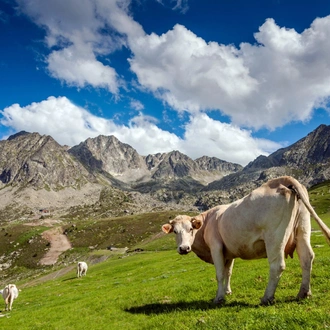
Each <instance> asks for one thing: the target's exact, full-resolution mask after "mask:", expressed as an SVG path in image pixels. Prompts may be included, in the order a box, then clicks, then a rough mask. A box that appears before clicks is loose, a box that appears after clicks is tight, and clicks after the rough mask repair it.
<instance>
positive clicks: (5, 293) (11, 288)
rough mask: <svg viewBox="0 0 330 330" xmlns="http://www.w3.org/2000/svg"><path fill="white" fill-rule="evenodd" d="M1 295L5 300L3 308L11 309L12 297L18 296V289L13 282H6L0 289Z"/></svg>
mask: <svg viewBox="0 0 330 330" xmlns="http://www.w3.org/2000/svg"><path fill="white" fill-rule="evenodd" d="M1 294H2V297H3V299H4V301H5V310H6V311H7V310H9V311H11V309H12V306H13V302H14V299H16V298H17V297H18V290H17V287H16V285H15V284H8V285H6V286H5V288H4V289H3V290H1Z"/></svg>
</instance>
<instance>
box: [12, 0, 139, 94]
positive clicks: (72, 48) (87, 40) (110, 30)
mask: <svg viewBox="0 0 330 330" xmlns="http://www.w3.org/2000/svg"><path fill="white" fill-rule="evenodd" d="M17 2H18V3H19V5H20V11H21V12H22V13H24V14H26V15H28V16H29V17H30V18H31V19H32V20H33V21H34V22H35V23H36V24H38V25H39V26H41V27H43V28H44V29H45V31H46V37H45V41H46V44H47V46H48V47H49V49H50V54H49V55H48V56H46V60H45V61H46V63H47V64H48V67H47V68H48V71H49V73H50V75H51V76H53V77H55V78H57V79H59V80H62V81H64V82H66V83H67V84H68V85H73V86H77V87H85V86H88V85H90V86H92V87H94V88H97V87H99V88H105V89H107V90H109V91H110V92H111V93H113V94H118V92H119V88H120V87H121V85H122V84H123V82H122V81H121V80H120V79H119V77H118V75H117V73H116V71H115V69H114V68H113V67H111V66H109V65H105V64H104V63H103V62H102V61H101V59H102V58H104V56H106V55H109V54H111V53H113V52H114V51H115V50H118V49H120V48H121V47H123V46H124V45H125V44H126V41H125V37H124V36H123V35H122V34H123V33H129V34H130V35H131V36H133V35H134V34H141V33H143V30H142V29H141V27H140V26H139V25H138V24H137V23H135V22H134V21H133V20H132V18H131V17H130V16H129V15H128V14H127V10H128V4H129V3H130V1H127V0H117V1H115V0H110V1H106V0H67V1H44V0H32V1H26V0H17ZM114 29H115V31H114ZM116 31H117V32H116ZM118 32H119V33H118Z"/></svg>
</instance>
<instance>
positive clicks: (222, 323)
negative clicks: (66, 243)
mask: <svg viewBox="0 0 330 330" xmlns="http://www.w3.org/2000/svg"><path fill="white" fill-rule="evenodd" d="M310 197H311V203H312V205H313V206H314V207H315V208H316V211H317V212H318V214H319V215H320V217H321V218H322V220H324V222H325V223H326V224H327V225H328V226H330V209H329V204H330V203H329V198H330V184H329V183H328V182H326V183H323V184H321V185H319V186H316V187H313V189H311V191H310ZM175 214H178V212H177V211H175V212H160V213H148V214H144V215H135V216H134V215H130V216H126V217H120V218H109V219H104V220H98V221H94V220H93V219H84V220H79V221H75V219H68V220H65V219H62V223H61V225H62V227H63V230H64V231H65V232H66V234H67V236H68V238H69V239H70V241H71V242H72V246H73V248H72V249H71V250H68V251H67V252H65V253H64V254H63V255H61V257H60V258H59V260H58V262H57V264H56V265H54V266H48V267H45V266H40V265H38V260H40V258H41V256H42V255H43V254H44V252H45V249H48V246H47V242H45V241H43V240H42V239H41V235H40V234H41V233H42V231H44V230H45V229H46V228H45V227H44V226H35V227H31V226H26V225H24V223H22V222H16V223H13V224H6V225H3V226H2V227H1V228H0V229H1V230H0V235H1V239H0V253H1V255H2V256H3V255H7V254H10V255H11V256H12V258H13V259H14V261H13V264H12V266H11V267H10V268H9V269H10V272H6V271H2V272H1V273H0V275H1V279H0V281H1V286H2V287H3V286H4V285H5V284H7V283H8V282H9V281H10V282H14V283H16V284H17V286H18V288H19V289H21V291H20V295H19V297H18V299H17V300H16V301H15V302H14V305H13V310H12V311H11V312H4V309H3V307H4V305H3V306H1V305H0V306H1V307H0V310H2V313H0V315H1V316H2V317H1V318H0V327H1V329H13V328H14V329H45V328H47V329H75V330H76V329H88V328H89V329H179V330H180V329H326V328H329V327H330V308H329V307H330V304H329V294H330V289H329V279H330V275H329V274H330V273H329V264H330V260H329V259H330V247H329V246H328V245H327V244H326V240H325V238H324V237H323V236H322V234H321V233H320V231H319V229H318V227H317V225H316V224H315V223H314V221H313V223H312V225H313V229H314V230H313V232H312V237H311V241H312V246H313V249H314V252H315V261H314V265H313V271H312V283H311V285H312V292H313V297H312V298H310V299H307V300H304V301H299V302H298V301H296V300H295V296H296V294H297V292H298V290H299V286H300V282H301V270H300V266H299V261H298V258H297V255H296V254H295V255H294V258H293V259H288V260H287V269H286V270H285V271H284V273H283V276H282V278H281V281H280V284H279V286H278V288H277V291H276V304H275V305H274V306H268V307H261V306H259V300H260V297H261V296H262V295H263V293H264V290H265V287H266V284H267V280H268V262H267V260H266V259H261V260H254V261H243V260H239V259H237V260H236V262H235V266H234V271H233V277H232V290H233V294H232V295H231V296H229V297H228V298H227V301H226V304H225V305H223V306H221V307H219V306H215V305H214V304H213V303H212V300H213V298H214V296H215V292H216V288H217V284H216V281H215V270H214V267H213V266H212V265H209V264H207V263H205V262H203V261H201V260H200V259H198V258H197V257H196V256H195V255H194V254H192V253H191V254H189V255H187V256H180V255H178V254H177V252H176V250H175V249H176V244H175V239H174V236H173V235H165V234H162V233H161V229H160V226H161V224H163V223H165V222H166V221H168V220H169V219H171V218H173V216H174V215H175ZM109 247H117V248H124V247H128V252H126V253H121V252H118V251H117V250H116V249H113V251H111V250H109V249H108V248H109ZM120 251H121V250H120ZM80 259H81V260H86V261H87V262H88V263H89V270H88V272H87V276H86V277H83V278H79V279H78V278H77V277H76V273H75V264H76V262H77V261H78V260H80Z"/></svg>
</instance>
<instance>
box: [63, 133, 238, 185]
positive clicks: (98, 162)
mask: <svg viewBox="0 0 330 330" xmlns="http://www.w3.org/2000/svg"><path fill="white" fill-rule="evenodd" d="M68 152H69V153H70V154H72V155H73V156H74V157H75V158H76V159H77V160H78V161H80V162H81V163H82V164H83V165H84V166H85V167H86V168H87V169H89V170H90V171H91V172H95V171H101V172H102V173H107V174H110V175H111V176H113V177H114V178H116V179H118V180H120V181H122V182H124V183H127V184H132V185H135V186H136V183H138V184H139V186H140V185H141V184H142V183H146V182H149V183H150V181H153V182H155V183H156V182H157V183H158V184H159V182H160V181H161V182H163V183H165V182H166V183H168V182H169V181H171V180H176V179H179V178H185V177H189V178H191V179H193V180H195V181H198V182H201V183H202V184H207V183H209V182H211V181H214V180H216V179H220V178H222V177H223V176H224V175H227V174H229V173H233V172H237V171H240V170H242V168H243V167H242V166H241V165H239V164H232V163H229V162H225V161H223V160H220V159H217V158H215V157H212V158H210V157H207V156H204V157H202V158H199V159H197V160H196V161H194V160H192V159H191V158H190V157H188V156H186V155H184V154H182V153H181V152H180V151H177V150H175V151H172V152H169V153H157V154H155V155H148V156H140V155H139V154H138V152H137V151H136V150H135V149H134V148H132V147H131V146H129V145H128V144H125V143H122V142H120V141H119V140H118V139H117V138H116V137H114V136H102V135H101V136H98V137H96V138H89V139H87V140H86V141H84V142H82V143H80V144H79V145H78V146H74V147H72V148H71V149H70V150H68Z"/></svg>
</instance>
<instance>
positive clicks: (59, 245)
mask: <svg viewBox="0 0 330 330" xmlns="http://www.w3.org/2000/svg"><path fill="white" fill-rule="evenodd" d="M42 237H43V238H44V239H46V240H47V241H48V242H49V243H50V249H49V250H48V251H47V253H46V254H45V256H44V257H43V258H42V259H41V260H40V264H41V265H53V264H55V263H56V261H57V259H58V257H59V255H60V254H61V253H62V252H64V251H66V250H68V249H70V248H71V243H70V241H69V240H68V238H67V237H66V236H65V235H64V234H63V229H62V227H55V228H51V229H49V230H46V231H44V232H43V233H42Z"/></svg>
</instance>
